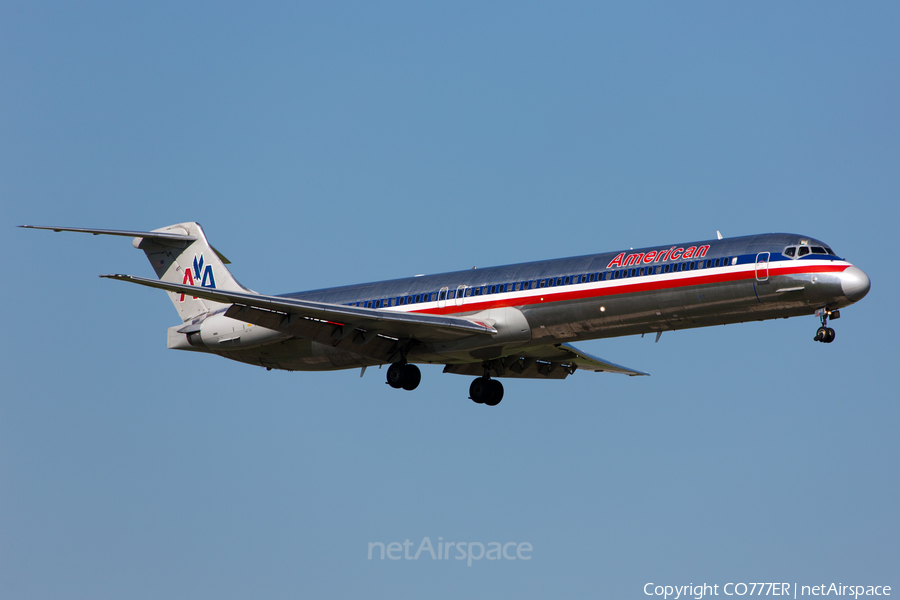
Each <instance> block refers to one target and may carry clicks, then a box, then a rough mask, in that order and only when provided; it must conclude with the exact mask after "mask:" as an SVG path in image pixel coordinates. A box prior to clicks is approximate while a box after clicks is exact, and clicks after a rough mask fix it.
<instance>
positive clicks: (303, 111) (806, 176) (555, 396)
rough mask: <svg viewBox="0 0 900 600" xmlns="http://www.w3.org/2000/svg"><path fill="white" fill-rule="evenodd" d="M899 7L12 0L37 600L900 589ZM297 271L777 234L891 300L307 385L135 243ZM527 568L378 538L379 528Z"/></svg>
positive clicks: (7, 420) (287, 280)
mask: <svg viewBox="0 0 900 600" xmlns="http://www.w3.org/2000/svg"><path fill="white" fill-rule="evenodd" d="M898 17H900V9H898V7H897V6H896V5H895V4H891V3H880V2H873V3H865V4H843V3H789V4H776V3H769V4H759V3H754V4H749V3H746V4H742V5H735V4H709V3H680V4H677V5H674V4H647V3H640V4H634V3H628V4H627V5H626V3H620V4H616V5H605V6H598V5H595V4H594V3H581V4H577V3H567V4H565V5H561V6H551V5H549V4H539V3H509V4H497V3H491V4H488V5H485V4H484V3H468V4H463V3H458V4H422V3H406V4H403V3H386V4H381V5H370V4H362V3H340V4H337V3H333V4H329V5H327V6H319V5H294V4H292V3H284V4H270V5H267V6H264V7H260V6H257V5H253V4H239V3H227V4H223V3H209V4H193V5H191V6H184V5H183V4H181V3H177V4H176V3H156V4H154V5H153V6H144V5H141V4H123V3H43V4H38V3H20V2H7V3H4V4H3V5H2V7H0V53H2V56H3V57H4V60H3V61H2V62H0V81H2V82H3V83H2V85H0V107H2V110H0V198H2V202H0V223H2V226H3V231H4V234H3V235H2V236H0V251H2V252H3V253H4V255H5V256H6V257H7V260H5V261H3V264H2V267H0V269H2V273H0V276H2V279H3V281H5V282H6V284H5V289H6V291H7V294H6V303H5V311H4V314H5V316H6V331H7V336H6V343H5V344H2V348H0V357H2V360H3V365H4V366H3V369H2V371H0V373H2V384H3V386H2V387H3V390H4V391H3V394H2V399H0V590H3V594H2V595H3V597H5V598H55V597H67V598H92V599H97V598H122V597H128V598H159V597H168V598H244V597H248V596H254V597H269V598H296V597H322V596H326V595H330V596H340V597H362V596H366V597H373V598H395V597H423V596H428V597H437V598H458V597H470V598H482V597H483V598H494V597H501V596H506V597H518V598H545V597H551V596H552V597H573V598H598V597H618V598H638V597H645V596H644V594H643V592H642V588H643V586H644V584H645V583H648V582H654V583H660V584H670V585H682V584H686V583H695V584H696V583H702V582H707V583H710V584H719V585H724V584H725V583H728V582H740V581H746V582H752V581H785V582H796V583H799V584H801V585H807V584H808V585H816V584H819V583H830V582H832V581H834V582H843V583H844V584H849V583H853V584H861V585H892V586H895V588H896V586H898V585H900V580H898V570H897V565H898V564H900V551H898V545H897V539H898V534H900V515H898V511H897V506H900V478H898V467H897V457H898V456H900V443H898V437H897V426H898V417H900V409H898V405H897V391H896V382H895V379H894V377H893V375H894V374H895V371H896V368H897V364H898V358H900V356H898V354H900V353H898V350H897V344H896V341H895V340H894V339H893V335H892V333H891V331H892V330H893V325H892V324H893V321H894V319H893V309H892V308H891V306H893V300H894V299H895V298H897V296H898V293H900V290H898V289H897V288H898V286H897V283H896V282H897V278H896V274H895V269H894V268H892V267H891V266H890V262H889V251H890V250H891V248H892V247H893V245H894V243H895V241H896V238H897V234H896V225H897V222H898V217H900V211H898V208H897V206H898V204H897V201H898V194H900V168H898V165H900V146H898V143H897V140H898V139H900V117H898V111H897V106H898V105H900V97H898V96H900V93H898V92H900V80H898V73H900V38H898V36H897V35H896V30H897V25H898ZM192 220H195V221H199V222H200V223H202V224H203V225H204V228H205V230H206V232H207V234H208V236H209V238H210V240H211V242H212V243H213V244H214V245H215V246H216V247H217V248H218V249H219V250H221V251H222V252H223V253H224V254H225V255H226V256H228V257H229V258H230V259H231V260H232V261H233V263H234V264H233V265H232V267H233V268H232V271H233V273H234V274H235V276H236V277H237V278H238V279H239V280H240V281H241V282H242V283H244V284H245V285H247V286H249V287H252V288H254V289H256V290H259V291H262V292H267V293H282V292H290V291H297V290H302V289H313V288H319V287H326V286H332V285H342V284H348V283H354V282H361V281H372V280H380V279H388V278H392V277H403V276H408V275H413V274H417V273H433V272H441V271H448V270H454V269H465V268H470V267H471V266H473V265H477V266H488V265H495V264H506V263H512V262H520V261H525V260H534V259H541V258H550V257H560V256H570V255H577V254H586V253H592V252H600V251H611V250H618V249H625V248H629V247H641V246H647V245H656V244H667V243H675V242H684V241H688V240H698V239H709V238H711V237H714V235H715V232H716V230H721V231H722V233H723V234H724V235H726V236H734V235H745V234H752V233H760V232H771V231H789V232H797V233H803V234H807V235H810V236H814V237H816V238H819V239H822V240H824V241H826V242H827V243H829V244H830V245H831V246H832V247H833V248H834V249H835V250H836V251H837V253H838V254H840V255H842V256H845V257H847V258H848V259H849V260H851V261H852V262H854V263H855V264H857V265H858V266H860V267H861V268H863V269H864V270H865V271H866V272H867V273H868V274H869V276H870V277H871V279H872V282H873V283H872V292H871V293H870V294H869V296H868V297H867V298H865V299H864V300H863V301H862V302H861V303H860V304H859V305H857V306H854V307H850V308H848V309H847V310H845V311H843V317H842V319H841V320H839V321H837V322H835V324H834V327H835V329H836V330H837V340H836V341H835V343H833V344H830V345H825V344H816V343H814V342H813V341H812V337H813V334H814V332H815V328H816V326H817V322H816V320H815V319H814V318H813V317H805V318H797V319H791V320H781V321H777V322H765V323H751V324H744V325H735V326H727V327H719V328H709V329H702V330H697V331H683V332H675V333H667V334H666V335H663V337H662V339H661V340H660V342H659V343H658V344H654V343H653V340H652V339H647V338H644V339H641V338H621V339H613V340H604V341H595V342H590V343H585V344H581V346H582V347H583V348H584V349H585V350H587V351H589V352H592V353H594V354H597V355H599V356H602V357H604V358H607V359H609V360H612V361H614V362H617V363H620V364H624V365H627V366H629V367H633V368H636V369H640V370H644V371H648V372H650V373H651V374H652V376H651V377H646V378H627V377H621V376H615V375H603V374H588V373H576V374H575V375H574V376H573V377H570V378H569V379H568V380H566V381H563V382H559V381H552V382H544V381H510V382H508V383H507V384H506V396H505V398H504V401H503V403H502V404H501V405H500V406H499V407H497V408H496V409H486V408H485V407H481V406H476V405H475V404H473V403H472V402H471V401H469V400H467V399H466V396H467V389H468V385H469V378H466V377H458V376H453V375H443V374H441V373H440V368H439V367H425V368H423V381H422V384H421V386H420V387H419V389H417V390H416V391H415V392H412V393H405V392H398V391H395V390H392V389H390V388H389V387H388V386H386V385H384V383H383V377H384V371H383V370H382V371H378V370H374V369H369V371H368V372H367V373H366V375H365V377H363V378H360V377H359V372H358V371H347V372H336V373H281V372H266V371H265V370H263V369H260V368H254V367H250V366H245V365H240V364H237V363H231V362H228V361H225V360H223V359H220V358H216V357H209V356H202V355H194V354H191V353H182V352H177V351H169V350H166V348H165V329H166V327H169V326H171V325H174V324H177V322H178V319H177V315H176V313H175V311H174V310H172V308H171V304H170V303H169V302H168V300H167V299H166V298H165V296H164V295H163V294H162V293H161V292H156V291H154V290H147V289H141V288H136V287H133V286H127V285H124V284H119V283H116V282H113V281H108V280H102V279H99V278H98V277H97V275H100V274H102V273H130V274H135V275H143V276H148V275H150V274H151V273H152V271H151V270H150V269H149V267H148V265H147V263H146V260H145V258H144V257H143V255H142V254H141V253H140V252H137V251H135V250H134V249H133V248H132V247H131V246H130V244H129V243H128V240H123V239H121V238H102V237H91V236H84V235H78V234H68V235H66V234H51V233H46V232H33V231H24V230H18V229H15V228H14V226H15V225H20V224H54V225H55V224H62V225H70V226H81V227H108V228H122V229H153V228H157V227H162V226H165V225H168V224H172V223H177V222H182V221H192ZM425 536H429V537H430V538H431V540H433V541H435V542H436V541H437V538H438V537H442V538H443V539H444V540H447V541H451V540H452V541H466V542H482V543H484V544H487V543H489V542H492V541H497V542H510V541H515V542H523V541H524V542H529V543H530V544H532V546H533V548H534V550H533V552H532V559H531V560H530V561H505V560H503V561H486V560H482V561H480V562H476V563H474V564H473V565H472V567H467V566H466V564H465V561H456V560H450V561H444V562H437V561H431V560H421V559H420V560H419V561H406V560H400V561H380V560H372V561H369V560H367V558H366V551H367V545H368V543H369V542H378V541H380V542H383V543H389V542H392V541H398V542H403V541H404V540H406V539H410V540H412V541H414V542H417V543H418V542H419V541H421V540H422V538H423V537H425Z"/></svg>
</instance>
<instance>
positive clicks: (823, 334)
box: [813, 308, 841, 344]
mask: <svg viewBox="0 0 900 600" xmlns="http://www.w3.org/2000/svg"><path fill="white" fill-rule="evenodd" d="M816 316H818V317H819V318H821V319H822V326H821V327H819V328H818V329H816V337H814V338H813V340H815V341H817V342H822V343H823V344H830V343H831V342H833V341H834V329H832V328H831V327H828V318H829V317H831V318H832V319H839V318H841V313H840V312H839V311H836V310H833V311H828V310H826V309H824V308H821V309H819V310H817V311H816Z"/></svg>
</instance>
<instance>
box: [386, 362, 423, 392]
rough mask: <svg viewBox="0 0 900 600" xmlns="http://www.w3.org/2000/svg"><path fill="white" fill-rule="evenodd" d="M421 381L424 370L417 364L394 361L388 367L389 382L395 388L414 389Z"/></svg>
mask: <svg viewBox="0 0 900 600" xmlns="http://www.w3.org/2000/svg"><path fill="white" fill-rule="evenodd" d="M420 381H422V372H421V371H420V370H419V367H417V366H416V365H410V364H406V363H394V364H392V365H391V366H390V367H389V368H388V372H387V384H388V385H389V386H391V387H392V388H394V389H395V390H399V389H400V388H403V389H404V390H407V391H412V390H414V389H416V388H417V387H419V382H420Z"/></svg>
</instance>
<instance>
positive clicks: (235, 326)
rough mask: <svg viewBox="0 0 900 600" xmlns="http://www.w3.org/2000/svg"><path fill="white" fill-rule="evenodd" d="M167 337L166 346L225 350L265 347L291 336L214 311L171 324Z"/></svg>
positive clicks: (216, 350) (181, 348)
mask: <svg viewBox="0 0 900 600" xmlns="http://www.w3.org/2000/svg"><path fill="white" fill-rule="evenodd" d="M168 337H169V340H168V342H169V343H168V346H169V348H174V349H178V350H201V351H203V350H212V351H214V352H227V351H228V350H245V349H247V348H255V347H257V346H264V345H266V344H271V343H273V342H280V341H282V340H286V339H289V338H290V337H291V336H290V335H288V334H286V333H281V332H280V331H275V330H273V329H266V328H265V327H260V326H259V325H251V324H250V323H244V322H243V321H238V320H237V319H232V318H230V317H226V316H225V315H223V314H217V315H212V316H211V317H207V318H206V319H204V320H203V321H202V322H201V323H197V324H196V325H181V326H175V327H170V328H169V336H168Z"/></svg>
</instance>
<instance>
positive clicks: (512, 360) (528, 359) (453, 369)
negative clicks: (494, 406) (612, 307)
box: [444, 344, 649, 379]
mask: <svg viewBox="0 0 900 600" xmlns="http://www.w3.org/2000/svg"><path fill="white" fill-rule="evenodd" d="M489 364H490V369H491V374H492V375H496V376H497V377H520V378H531V379H565V378H566V377H568V376H569V375H571V374H572V373H574V372H575V371H576V369H584V370H585V371H595V372H606V373H622V374H624V375H629V376H631V377H635V376H639V375H649V373H644V372H643V371H635V370H634V369H629V368H628V367H623V366H622V365H617V364H616V363H613V362H609V361H608V360H603V359H602V358H598V357H596V356H591V355H590V354H588V353H586V352H582V351H581V350H578V349H577V348H575V347H574V346H570V345H569V344H555V345H552V346H538V347H536V348H528V349H524V350H521V351H520V352H516V353H515V354H510V355H509V356H504V357H503V358H498V359H496V360H493V361H489ZM444 373H456V374H458V375H473V376H475V377H479V376H481V375H483V374H484V367H483V366H482V363H480V362H477V363H466V364H450V365H446V366H445V367H444Z"/></svg>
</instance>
